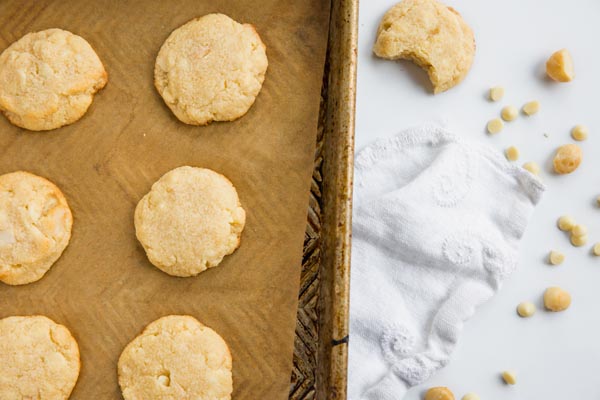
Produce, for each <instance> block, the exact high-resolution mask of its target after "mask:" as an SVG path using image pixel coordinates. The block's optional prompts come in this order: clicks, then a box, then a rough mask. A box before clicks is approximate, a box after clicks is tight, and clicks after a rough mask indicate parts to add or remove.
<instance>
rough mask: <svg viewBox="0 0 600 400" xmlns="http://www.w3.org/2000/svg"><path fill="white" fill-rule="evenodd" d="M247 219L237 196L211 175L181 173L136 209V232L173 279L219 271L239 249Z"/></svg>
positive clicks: (225, 181) (159, 183) (162, 183)
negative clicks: (208, 271) (205, 271)
mask: <svg viewBox="0 0 600 400" xmlns="http://www.w3.org/2000/svg"><path fill="white" fill-rule="evenodd" d="M245 221H246V213H245V212H244V209H243V208H242V206H241V205H240V201H239V199H238V195H237V192H236V190H235V188H234V187H233V185H232V184H231V182H230V181H229V180H228V179H227V178H225V177H224V176H223V175H221V174H218V173H216V172H214V171H212V170H210V169H204V168H194V167H179V168H176V169H174V170H172V171H170V172H167V173H166V174H165V175H164V176H163V177H162V178H160V179H159V180H158V181H157V182H156V183H154V185H152V189H151V190H150V192H149V193H148V194H146V195H145V196H144V197H143V198H142V199H141V200H140V202H139V203H138V205H137V207H136V209H135V232H136V236H137V238H138V240H139V241H140V243H141V244H142V246H143V247H144V249H145V250H146V254H147V256H148V259H149V260H150V262H151V263H152V264H154V265H155V266H156V267H158V268H159V269H161V270H162V271H164V272H166V273H167V274H169V275H174V276H193V275H197V274H199V273H200V272H202V271H204V270H206V269H207V268H211V267H214V266H217V265H218V264H219V263H220V262H221V260H222V259H223V257H225V256H226V255H228V254H231V253H233V252H234V251H235V249H236V248H237V247H238V246H239V244H240V235H241V234H242V230H243V229H244V224H245Z"/></svg>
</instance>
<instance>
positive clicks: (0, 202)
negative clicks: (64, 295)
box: [0, 171, 73, 285]
mask: <svg viewBox="0 0 600 400" xmlns="http://www.w3.org/2000/svg"><path fill="white" fill-rule="evenodd" d="M72 225H73V216H72V214H71V210H70V209H69V205H68V204H67V200H66V199H65V196H64V195H63V194H62V192H61V191H60V189H59V188H58V187H56V185H54V184H53V183H52V182H50V181H48V180H46V179H44V178H42V177H39V176H37V175H33V174H30V173H28V172H23V171H17V172H11V173H8V174H5V175H1V176H0V281H2V282H4V283H7V284H9V285H24V284H26V283H31V282H35V281H37V280H39V279H41V278H42V276H44V274H45V273H46V272H47V271H48V270H49V269H50V267H51V266H52V264H54V262H55V261H56V260H58V258H59V257H60V255H61V254H62V252H63V250H64V249H65V248H66V247H67V245H68V244H69V239H70V238H71V226H72Z"/></svg>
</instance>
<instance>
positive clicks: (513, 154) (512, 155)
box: [506, 146, 519, 161]
mask: <svg viewBox="0 0 600 400" xmlns="http://www.w3.org/2000/svg"><path fill="white" fill-rule="evenodd" d="M506 158H507V159H508V160H509V161H517V160H518V159H519V149H517V148H516V147H515V146H510V147H509V148H508V149H506Z"/></svg>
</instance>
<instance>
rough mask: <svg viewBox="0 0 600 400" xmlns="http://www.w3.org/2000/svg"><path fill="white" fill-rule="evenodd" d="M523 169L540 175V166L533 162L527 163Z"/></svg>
mask: <svg viewBox="0 0 600 400" xmlns="http://www.w3.org/2000/svg"><path fill="white" fill-rule="evenodd" d="M523 168H525V169H526V170H527V171H529V172H531V173H532V174H534V175H539V174H540V166H539V165H537V163H535V162H533V161H529V162H526V163H525V164H523Z"/></svg>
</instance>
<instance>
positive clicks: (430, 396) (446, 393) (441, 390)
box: [425, 386, 454, 400]
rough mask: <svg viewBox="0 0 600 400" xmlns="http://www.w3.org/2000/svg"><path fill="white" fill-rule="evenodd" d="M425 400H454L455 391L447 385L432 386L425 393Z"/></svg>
mask: <svg viewBox="0 0 600 400" xmlns="http://www.w3.org/2000/svg"><path fill="white" fill-rule="evenodd" d="M425 400H454V393H452V391H451V390H450V389H448V388H447V387H443V386H438V387H432V388H431V389H429V390H428V391H427V393H425Z"/></svg>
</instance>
